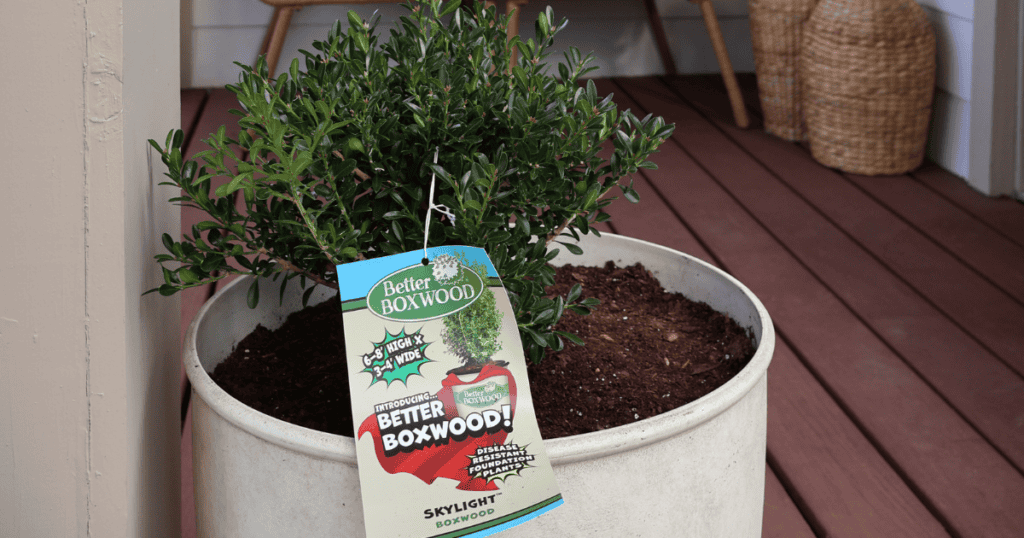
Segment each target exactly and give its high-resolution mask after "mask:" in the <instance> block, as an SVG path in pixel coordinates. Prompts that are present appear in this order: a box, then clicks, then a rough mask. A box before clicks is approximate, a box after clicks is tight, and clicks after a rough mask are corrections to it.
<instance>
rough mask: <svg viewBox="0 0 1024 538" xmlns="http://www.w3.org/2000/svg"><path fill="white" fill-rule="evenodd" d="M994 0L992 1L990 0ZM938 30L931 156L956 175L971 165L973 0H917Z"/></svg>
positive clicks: (929, 147) (930, 145) (965, 170)
mask: <svg viewBox="0 0 1024 538" xmlns="http://www.w3.org/2000/svg"><path fill="white" fill-rule="evenodd" d="M988 1H991V0H988ZM918 3H920V4H921V5H922V6H923V7H924V8H925V12H926V13H927V14H928V19H929V20H930V21H931V23H932V27H933V28H934V29H935V41H936V45H937V49H938V65H937V69H936V81H935V85H936V92H935V103H934V105H933V115H932V131H931V133H930V136H929V140H928V149H927V153H928V156H929V157H930V158H931V159H933V160H934V161H935V162H937V163H939V164H940V165H941V166H942V167H943V168H945V169H947V170H950V171H951V172H953V173H954V174H956V175H958V176H961V177H967V174H968V170H969V168H970V151H969V147H970V139H971V138H970V124H971V121H970V118H971V67H972V64H971V58H972V54H971V48H972V43H973V41H974V20H973V14H974V3H973V2H971V1H970V0H967V1H956V0H918Z"/></svg>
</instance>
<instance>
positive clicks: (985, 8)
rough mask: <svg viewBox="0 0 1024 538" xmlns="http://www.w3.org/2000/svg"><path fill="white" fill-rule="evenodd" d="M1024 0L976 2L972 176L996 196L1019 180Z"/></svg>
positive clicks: (981, 188)
mask: <svg viewBox="0 0 1024 538" xmlns="http://www.w3.org/2000/svg"><path fill="white" fill-rule="evenodd" d="M1022 32H1024V30H1022V26H1021V6H1020V0H995V1H992V0H978V1H976V2H975V3H974V42H973V44H972V49H971V50H972V56H973V60H972V66H971V125H970V131H971V141H970V166H969V170H968V177H967V181H968V183H970V184H971V186H973V187H974V188H975V189H978V190H979V191H981V192H983V193H985V194H988V195H990V196H996V195H1001V194H1011V193H1013V192H1014V189H1015V187H1016V186H1017V185H1019V180H1018V175H1019V172H1018V167H1017V163H1018V159H1019V157H1018V153H1019V152H1020V151H1021V144H1020V143H1019V141H1018V132H1019V126H1018V118H1019V117H1020V110H1019V108H1020V91H1019V89H1018V82H1017V81H1018V78H1019V72H1020V64H1021V60H1022V58H1021V54H1022V53H1021V49H1020V37H1021V36H1020V34H1021V33H1022Z"/></svg>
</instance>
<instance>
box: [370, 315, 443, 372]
mask: <svg viewBox="0 0 1024 538" xmlns="http://www.w3.org/2000/svg"><path fill="white" fill-rule="evenodd" d="M429 345H430V343H428V342H427V341H426V340H424V337H423V335H422V334H421V333H420V330H417V331H416V332H413V333H409V334H406V332H405V328H404V327H403V328H402V330H401V332H399V333H398V334H391V333H390V332H388V331H387V330H385V331H384V340H383V341H381V342H374V343H373V351H371V352H370V353H367V354H366V355H363V366H364V368H363V371H364V372H366V373H368V374H370V375H372V376H373V380H372V381H370V385H371V386H372V385H373V384H374V383H376V382H378V381H385V382H387V384H388V386H391V383H392V382H393V381H401V382H402V383H405V384H408V379H409V376H411V375H413V374H415V375H423V374H422V373H420V367H421V366H423V365H424V364H426V363H428V362H433V361H432V360H431V359H429V358H428V357H427V353H426V350H427V346H429Z"/></svg>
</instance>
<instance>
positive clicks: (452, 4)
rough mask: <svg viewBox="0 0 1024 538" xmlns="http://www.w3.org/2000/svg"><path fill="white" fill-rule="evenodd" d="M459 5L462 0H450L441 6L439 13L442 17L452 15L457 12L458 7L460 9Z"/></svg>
mask: <svg viewBox="0 0 1024 538" xmlns="http://www.w3.org/2000/svg"><path fill="white" fill-rule="evenodd" d="M459 5H460V0H449V1H448V3H447V4H445V5H444V7H442V8H441V13H439V14H438V15H439V16H441V17H444V16H446V15H451V14H452V13H453V12H455V10H456V9H459Z"/></svg>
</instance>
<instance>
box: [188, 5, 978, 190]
mask: <svg viewBox="0 0 1024 538" xmlns="http://www.w3.org/2000/svg"><path fill="white" fill-rule="evenodd" d="M191 1H192V2H193V7H192V31H191V35H190V36H189V37H188V39H189V43H188V45H187V46H191V47H192V53H193V59H192V64H191V65H192V72H191V76H190V77H186V78H187V80H189V81H190V82H189V83H187V85H190V86H192V87H220V86H223V85H224V84H227V83H231V82H235V81H236V80H237V73H238V70H237V67H236V66H234V65H233V64H232V61H238V62H242V63H247V64H248V63H252V62H253V61H254V60H255V58H256V51H257V48H258V47H259V45H260V43H261V42H262V39H263V35H264V33H265V32H266V25H267V22H268V21H269V20H270V16H271V12H272V10H271V8H270V7H268V6H266V5H265V4H263V3H261V2H260V1H259V0H191ZM984 1H994V0H984ZM918 2H919V3H920V4H921V5H922V6H923V7H924V8H925V11H926V12H927V14H928V17H929V19H930V20H931V23H932V25H933V26H934V28H935V33H936V38H937V44H938V72H937V80H936V87H937V90H936V98H935V105H934V118H933V132H932V133H931V136H930V137H929V144H928V155H929V157H931V158H932V159H934V160H935V161H936V162H938V163H939V164H940V165H942V166H943V167H945V168H947V169H949V170H951V171H952V172H954V173H955V174H957V175H960V176H963V177H967V175H968V170H969V166H970V161H969V157H970V155H969V153H970V152H969V151H968V148H969V147H970V145H969V141H970V135H971V133H970V111H971V83H972V80H971V72H972V62H971V59H972V57H973V54H972V44H973V41H974V0H918ZM500 4H503V2H499V5H500ZM547 5H551V7H552V8H553V9H554V11H555V15H556V17H558V18H562V17H566V18H568V19H569V21H570V24H569V26H568V27H567V28H566V29H565V31H564V33H563V34H562V37H561V38H560V39H559V40H557V42H556V46H555V49H554V51H553V52H554V55H553V60H557V59H559V58H561V53H562V51H563V50H565V49H566V48H568V47H569V46H574V47H577V48H579V49H580V50H581V51H583V52H590V51H593V52H594V56H595V65H597V66H598V67H599V68H600V69H599V70H598V71H597V72H595V73H594V74H593V76H640V75H650V74H660V73H664V67H663V66H662V64H661V59H660V58H659V56H658V51H657V47H656V45H655V41H654V36H653V33H652V32H651V28H650V25H649V24H648V21H647V14H646V12H645V11H644V9H643V5H642V3H641V2H638V1H636V0H600V1H589V2H584V1H581V0H549V1H547V2H545V1H539V0H534V1H533V2H531V3H530V4H527V5H526V6H525V7H524V8H523V13H522V17H521V23H520V30H521V32H520V34H521V35H522V36H523V37H524V38H528V37H532V36H533V21H534V20H536V17H537V14H538V13H539V12H540V11H541V10H542V9H543V8H544V7H545V6H547ZM657 5H658V9H659V11H660V13H661V16H662V20H663V22H664V26H665V29H666V34H667V36H668V40H669V46H670V47H671V49H672V54H673V57H674V59H675V63H676V69H677V71H678V72H680V73H713V72H717V71H718V62H717V61H716V60H715V56H714V52H713V50H712V48H711V42H710V40H709V39H708V34H707V30H706V29H705V28H704V22H703V19H702V18H701V15H700V11H699V10H698V8H697V6H696V5H694V4H693V3H691V2H690V1H689V0H657ZM714 7H715V10H716V12H717V14H718V18H719V21H720V25H721V27H722V33H723V34H724V36H725V41H726V44H727V47H728V49H729V55H730V59H731V60H732V63H733V66H734V68H735V69H736V71H738V72H752V71H753V70H754V58H753V51H752V47H751V44H750V23H749V19H748V12H747V2H746V1H744V0H716V1H715V2H714ZM349 9H355V10H356V11H357V12H358V13H359V14H360V15H361V16H362V17H364V18H368V17H369V16H370V15H371V14H372V13H373V12H374V11H376V10H379V12H380V13H381V15H382V16H383V17H382V20H383V21H390V20H394V19H395V18H397V17H398V16H400V15H402V14H404V13H405V10H404V9H403V8H402V7H400V6H398V5H396V4H371V5H363V6H349V5H332V6H314V7H307V8H305V9H303V10H302V11H300V12H298V13H296V15H295V17H294V18H293V19H292V24H291V27H290V30H289V32H288V38H287V40H286V41H285V44H284V50H283V51H282V55H281V61H280V63H279V68H284V66H286V65H288V63H289V62H291V59H292V58H295V57H299V58H301V55H300V54H299V52H298V50H299V49H300V48H309V46H310V43H311V42H312V41H313V40H314V39H323V38H324V37H325V36H326V34H327V29H328V28H329V26H330V24H331V23H332V22H333V21H334V20H336V19H344V18H345V13H347V11H348V10H349ZM388 28H390V25H389V24H387V23H383V24H382V26H381V30H382V34H383V35H385V36H386V35H387V30H388ZM187 46H186V48H187Z"/></svg>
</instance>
